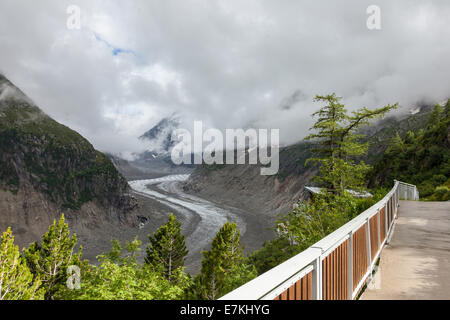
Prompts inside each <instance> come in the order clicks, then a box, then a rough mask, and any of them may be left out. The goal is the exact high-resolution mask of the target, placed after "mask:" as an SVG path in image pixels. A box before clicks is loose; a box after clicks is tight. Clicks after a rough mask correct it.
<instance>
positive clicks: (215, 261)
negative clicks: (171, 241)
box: [190, 222, 256, 300]
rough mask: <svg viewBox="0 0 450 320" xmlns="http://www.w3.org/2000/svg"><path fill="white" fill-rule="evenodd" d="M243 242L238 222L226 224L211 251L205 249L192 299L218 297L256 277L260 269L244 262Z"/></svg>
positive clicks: (218, 233)
mask: <svg viewBox="0 0 450 320" xmlns="http://www.w3.org/2000/svg"><path fill="white" fill-rule="evenodd" d="M240 242H241V240H240V231H239V230H238V229H237V227H236V224H235V223H229V222H227V223H226V224H224V225H223V226H222V228H221V229H220V230H219V231H218V232H217V235H216V237H215V238H214V239H213V242H212V248H211V250H210V251H204V252H203V260H202V268H201V273H200V274H199V275H198V276H197V277H196V278H195V279H194V283H193V287H192V289H191V291H190V297H191V298H194V299H204V300H216V299H218V298H220V297H221V296H223V295H225V294H226V293H228V292H230V291H231V290H233V289H235V288H237V287H239V286H241V285H243V284H244V283H246V282H248V281H250V280H251V279H253V278H254V277H255V276H256V270H255V269H254V268H253V267H252V266H250V265H247V264H246V263H245V261H244V256H243V250H242V248H241V246H240Z"/></svg>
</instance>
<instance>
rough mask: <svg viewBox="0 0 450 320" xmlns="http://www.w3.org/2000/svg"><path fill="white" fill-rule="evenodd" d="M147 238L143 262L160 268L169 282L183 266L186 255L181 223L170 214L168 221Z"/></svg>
mask: <svg viewBox="0 0 450 320" xmlns="http://www.w3.org/2000/svg"><path fill="white" fill-rule="evenodd" d="M148 238H149V240H150V244H149V245H148V247H147V249H146V252H147V256H146V258H145V262H146V263H147V264H149V265H151V266H153V267H154V268H162V269H163V270H164V274H165V276H166V278H167V280H168V281H169V282H171V281H172V276H173V274H174V273H175V272H178V270H179V269H181V268H182V267H183V266H184V261H185V258H186V255H187V254H188V251H187V249H186V241H185V238H184V236H183V235H182V234H181V222H179V221H177V219H176V217H175V216H174V215H173V214H171V215H170V217H169V221H168V222H167V223H166V224H165V225H163V226H161V227H160V228H159V229H158V230H157V231H156V232H155V233H153V237H152V236H150V235H149V237H148Z"/></svg>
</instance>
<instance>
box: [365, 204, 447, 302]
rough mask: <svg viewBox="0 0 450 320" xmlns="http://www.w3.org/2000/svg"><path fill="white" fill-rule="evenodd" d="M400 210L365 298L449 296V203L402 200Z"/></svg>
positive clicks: (399, 298) (432, 297)
mask: <svg viewBox="0 0 450 320" xmlns="http://www.w3.org/2000/svg"><path fill="white" fill-rule="evenodd" d="M399 209H400V210H399V218H398V219H397V221H396V224H395V229H394V233H393V235H392V238H391V240H390V242H389V245H387V246H386V247H385V248H384V249H383V252H382V253H381V260H380V268H379V269H378V272H377V273H376V275H375V277H374V280H373V281H372V283H371V284H369V287H368V289H367V290H366V291H365V292H364V294H363V296H362V298H363V299H366V300H370V299H388V300H391V299H397V300H404V299H426V300H427V299H450V202H417V201H416V202H414V201H400V208H399Z"/></svg>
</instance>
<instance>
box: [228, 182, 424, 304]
mask: <svg viewBox="0 0 450 320" xmlns="http://www.w3.org/2000/svg"><path fill="white" fill-rule="evenodd" d="M400 198H401V199H405V200H418V199H419V192H418V191H417V188H416V186H414V185H411V184H407V183H404V182H400V181H395V185H394V187H393V188H392V190H391V191H390V192H389V193H388V194H387V195H386V196H385V197H384V198H383V199H382V200H380V201H379V202H377V203H376V204H375V205H373V206H372V207H370V208H369V209H367V210H366V211H364V212H363V213H361V214H360V215H359V216H357V217H356V218H354V219H353V220H351V221H349V222H348V223H346V224H345V225H343V226H342V227H341V228H339V229H338V230H336V231H334V232H333V233H331V234H329V235H328V236H326V237H325V238H323V239H322V240H320V241H319V242H317V243H315V244H314V245H312V246H311V247H309V248H308V249H306V250H305V251H303V252H301V253H300V254H298V255H296V256H294V257H292V258H291V259H289V260H287V261H286V262H284V263H282V264H280V265H278V266H276V267H275V268H273V269H271V270H269V271H267V272H266V273H264V274H262V275H261V276H259V277H257V278H255V279H253V280H252V281H250V282H248V283H246V284H244V285H243V286H241V287H239V288H237V289H236V290H234V291H232V292H230V293H228V294H227V295H225V296H223V297H222V298H221V300H260V299H262V300H311V299H314V300H322V299H323V300H345V299H354V298H355V297H357V295H358V293H359V292H360V290H361V289H362V287H363V286H364V284H365V283H366V282H367V280H370V279H371V277H372V271H373V268H374V267H375V264H376V262H377V260H378V258H379V256H380V254H381V251H382V250H383V247H384V245H385V244H386V242H387V240H388V239H389V236H390V233H391V232H392V229H393V225H394V221H395V218H396V217H397V213H398V206H399V199H400Z"/></svg>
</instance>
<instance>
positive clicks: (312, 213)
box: [247, 188, 387, 274]
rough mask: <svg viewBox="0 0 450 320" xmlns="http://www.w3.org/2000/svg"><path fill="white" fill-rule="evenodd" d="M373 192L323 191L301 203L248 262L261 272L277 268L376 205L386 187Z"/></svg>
mask: <svg viewBox="0 0 450 320" xmlns="http://www.w3.org/2000/svg"><path fill="white" fill-rule="evenodd" d="M373 193H374V195H373V197H369V198H355V197H353V196H352V195H351V194H349V193H347V192H344V194H342V195H337V194H332V193H322V194H319V195H316V196H315V197H314V201H307V202H303V203H299V205H298V207H297V208H296V209H294V210H293V211H292V212H289V213H287V214H286V215H284V216H281V217H280V218H279V219H278V221H277V225H276V228H275V231H276V233H277V237H276V238H275V239H273V240H271V241H268V242H266V243H265V244H264V246H263V247H262V248H261V249H260V250H257V251H255V252H253V253H252V254H250V255H249V257H248V258H247V260H248V263H249V264H251V265H253V266H255V268H256V270H257V271H258V274H262V273H264V272H266V271H268V270H270V269H272V268H274V267H275V266H277V265H279V264H280V263H282V262H284V261H286V260H287V259H289V258H291V257H293V256H295V255H296V254H298V253H300V252H302V251H304V250H305V249H307V248H309V247H310V246H311V245H313V244H314V243H316V242H317V241H319V240H320V239H322V238H324V237H325V236H327V235H328V234H330V233H331V232H333V231H335V230H336V229H338V228H339V227H341V226H342V225H344V224H345V223H347V222H348V221H350V220H352V219H353V218H354V217H356V216H357V215H359V214H360V213H362V212H363V211H365V210H366V209H368V208H370V207H371V206H373V205H374V204H375V203H377V202H378V201H380V200H381V199H382V198H383V197H384V196H385V195H386V194H387V190H386V189H383V188H381V189H379V190H375V191H373Z"/></svg>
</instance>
